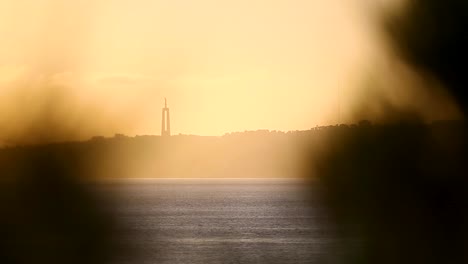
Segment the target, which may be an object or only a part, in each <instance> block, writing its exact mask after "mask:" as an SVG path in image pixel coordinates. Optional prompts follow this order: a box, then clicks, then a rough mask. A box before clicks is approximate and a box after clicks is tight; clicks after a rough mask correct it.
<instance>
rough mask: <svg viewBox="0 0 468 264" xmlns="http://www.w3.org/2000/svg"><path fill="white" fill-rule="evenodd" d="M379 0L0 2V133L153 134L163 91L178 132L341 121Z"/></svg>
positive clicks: (371, 57)
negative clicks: (32, 121) (37, 122)
mask: <svg viewBox="0 0 468 264" xmlns="http://www.w3.org/2000/svg"><path fill="white" fill-rule="evenodd" d="M376 2H378V1H367V0H236V1H227V0H226V1H221V0H166V1H163V0H93V1H84V0H83V1H67V0H28V1H27V0H10V1H8V0H0V36H1V40H2V41H1V42H0V127H3V128H0V130H2V129H3V132H2V133H4V135H3V136H4V137H12V136H11V135H15V133H22V132H24V131H28V129H31V127H32V128H33V129H34V128H35V127H38V125H37V124H35V125H31V120H37V119H41V118H42V121H41V124H40V125H39V126H40V127H41V128H43V127H46V130H48V131H53V130H55V129H57V127H66V129H65V130H67V129H68V130H70V131H74V133H75V135H74V136H76V137H81V138H86V137H89V136H91V135H96V134H101V135H113V134H114V133H125V134H129V135H135V134H159V133H160V120H161V113H160V112H161V108H162V107H163V103H164V97H167V98H168V102H169V107H170V108H171V117H172V120H171V121H172V130H173V133H175V134H177V133H186V134H201V135H220V134H223V133H225V132H231V131H243V130H252V129H277V130H295V129H308V128H311V127H314V126H316V125H323V124H332V123H337V122H339V121H343V120H339V118H340V114H338V113H339V112H345V110H346V109H347V107H349V105H350V104H351V103H352V101H353V99H354V98H355V97H356V95H357V94H359V91H360V89H361V88H360V86H362V80H363V76H364V75H365V74H366V72H368V71H369V69H371V68H372V67H373V65H374V63H375V58H376V57H378V56H376V54H379V53H380V52H381V50H382V47H381V44H379V43H381V42H382V41H381V40H380V39H379V38H378V34H376V32H377V25H375V17H374V16H373V14H374V13H375V12H374V11H375V10H373V9H374V8H375V7H376V4H375V3H376ZM387 2H392V1H390V0H387V1H380V2H379V3H380V4H382V5H383V6H385V5H386V4H387ZM370 3H373V4H370ZM361 90H362V89H361ZM361 97H362V95H361ZM344 115H345V114H342V116H344ZM44 116H46V117H44ZM342 116H341V117H342ZM62 129H63V128H62ZM0 136H2V135H1V134H0Z"/></svg>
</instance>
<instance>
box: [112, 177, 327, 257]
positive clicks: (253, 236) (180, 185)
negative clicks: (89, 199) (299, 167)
mask: <svg viewBox="0 0 468 264" xmlns="http://www.w3.org/2000/svg"><path fill="white" fill-rule="evenodd" d="M113 186H114V187H112V188H117V187H116V186H117V185H113ZM118 188H119V189H120V191H122V192H123V195H122V202H120V203H119V206H118V212H117V215H118V218H119V219H120V220H121V221H122V222H123V223H125V225H124V226H126V228H128V229H130V230H131V232H132V236H131V238H129V243H130V240H131V243H132V244H133V245H134V247H135V248H136V249H137V251H138V256H139V259H138V261H137V262H138V263H167V264H175V263H187V264H191V263H193V264H198V263H200V264H201V263H204V264H210V263H318V262H322V261H321V259H322V257H323V256H324V253H325V252H326V249H327V246H329V241H330V239H328V237H329V236H328V234H327V231H326V228H324V225H323V223H322V222H323V221H324V217H323V215H324V214H323V213H322V212H321V210H320V208H319V206H318V203H317V202H316V201H315V199H314V198H313V195H311V194H313V189H311V187H307V185H306V184H304V182H302V181H300V180H279V179H262V180H259V179H244V180H239V179H210V180H207V179H193V180H182V179H159V180H129V181H126V182H123V183H119V184H118ZM122 262H125V261H122ZM133 262H135V261H133Z"/></svg>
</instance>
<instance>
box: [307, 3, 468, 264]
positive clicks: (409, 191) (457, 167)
mask: <svg viewBox="0 0 468 264" xmlns="http://www.w3.org/2000/svg"><path fill="white" fill-rule="evenodd" d="M467 26H468V2H466V1H461V0H448V1H438V0H413V1H408V8H407V9H406V10H405V12H404V14H403V15H401V16H390V17H386V20H385V30H386V31H387V32H388V33H389V36H390V39H391V40H392V41H393V43H394V44H395V48H396V50H397V52H398V54H400V55H401V59H402V60H404V61H405V62H407V63H408V64H409V65H411V66H412V67H413V68H414V69H415V70H416V71H417V72H418V73H419V74H420V75H421V76H424V77H428V78H433V79H436V80H437V81H439V82H441V83H442V84H443V85H444V87H445V89H446V90H447V91H448V92H449V93H450V94H451V95H452V96H453V97H454V98H455V100H456V101H457V103H458V105H459V107H460V108H461V109H462V111H463V113H464V114H465V115H466V114H468V108H467V104H468V100H467V96H466V87H467V84H468V82H467V75H466V66H465V65H466V63H467V54H468V52H467V49H466V47H467V44H468V43H467V42H468V37H467V36H468V35H467V34H466V28H467ZM386 114H387V115H388V116H390V117H391V118H389V120H404V121H402V122H395V123H392V124H387V125H384V126H371V125H367V126H359V127H358V128H356V129H354V130H337V131H335V133H334V134H332V135H330V138H329V141H328V143H329V146H328V147H327V150H326V151H325V152H324V154H323V155H322V156H321V159H320V160H319V161H318V162H317V165H316V167H315V168H314V170H315V173H317V175H318V176H319V177H320V182H321V184H322V190H323V195H324V200H325V202H326V204H327V205H328V209H329V212H330V214H331V216H332V219H334V223H335V227H336V234H337V247H336V250H335V251H334V252H333V253H334V257H336V258H338V263H384V264H385V263H411V264H414V263H426V264H427V263H468V192H467V191H468V178H467V177H468V165H467V164H468V139H467V135H468V129H467V123H466V121H459V122H439V123H435V124H434V125H432V126H425V125H423V124H422V122H419V121H418V120H417V119H415V118H414V116H415V114H414V113H411V112H408V113H401V112H398V113H397V112H395V111H392V109H387V113H386ZM408 116H411V118H407V117H408ZM408 120H410V121H408Z"/></svg>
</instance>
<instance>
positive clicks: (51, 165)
mask: <svg viewBox="0 0 468 264" xmlns="http://www.w3.org/2000/svg"><path fill="white" fill-rule="evenodd" d="M63 156H64V153H58V152H57V151H55V152H54V151H50V150H49V149H48V148H47V147H43V148H40V147H39V148H38V150H36V151H31V150H30V149H28V148H16V149H10V150H8V151H4V150H2V151H0V176H1V178H0V212H1V217H0V263H4V264H9V263H48V264H52V263H77V264H78V263H80V264H81V263H108V262H109V261H111V256H112V255H114V254H115V253H116V252H117V251H118V250H117V246H116V245H117V243H116V241H115V239H116V236H115V235H116V234H115V230H114V227H115V226H114V224H115V223H114V221H113V218H112V217H111V214H109V213H108V211H110V210H108V209H109V208H106V206H109V204H105V203H103V202H102V201H101V200H99V199H97V196H95V195H94V193H93V192H92V191H91V189H90V188H88V187H89V186H87V185H86V184H83V183H80V179H81V178H80V177H79V176H80V175H79V174H80V165H79V159H78V157H76V159H70V158H68V160H64V159H63ZM71 160H72V161H73V162H70V161H71Z"/></svg>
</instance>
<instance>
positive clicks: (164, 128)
mask: <svg viewBox="0 0 468 264" xmlns="http://www.w3.org/2000/svg"><path fill="white" fill-rule="evenodd" d="M170 135H171V118H170V115H169V108H168V107H167V100H166V98H164V108H163V109H162V119H161V136H163V137H164V136H170Z"/></svg>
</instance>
